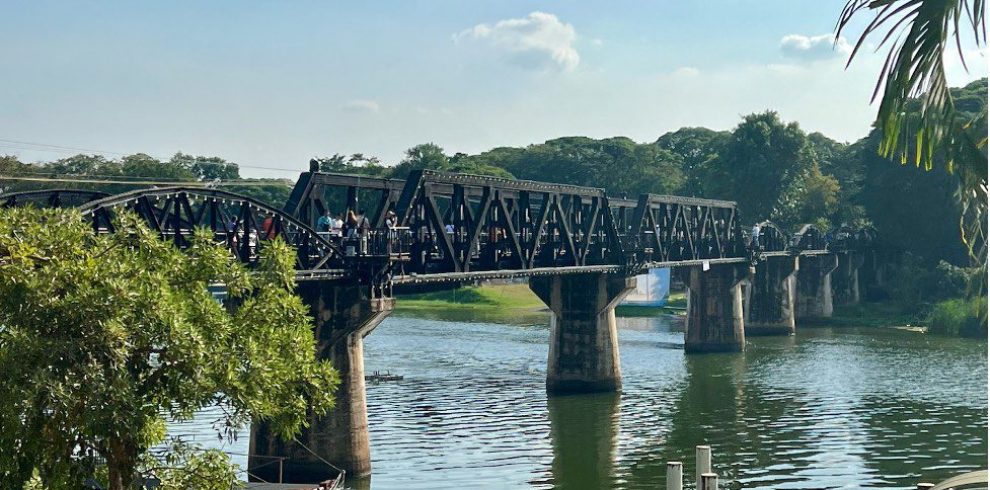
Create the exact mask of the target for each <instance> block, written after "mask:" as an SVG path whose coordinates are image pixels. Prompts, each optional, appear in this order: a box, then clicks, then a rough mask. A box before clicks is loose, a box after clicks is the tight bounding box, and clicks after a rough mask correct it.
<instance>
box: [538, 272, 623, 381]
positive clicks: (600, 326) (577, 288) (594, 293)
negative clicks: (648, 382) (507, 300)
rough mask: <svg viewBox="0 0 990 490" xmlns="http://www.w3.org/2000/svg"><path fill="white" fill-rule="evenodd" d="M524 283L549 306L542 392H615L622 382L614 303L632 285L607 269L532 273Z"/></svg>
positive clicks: (617, 301)
mask: <svg viewBox="0 0 990 490" xmlns="http://www.w3.org/2000/svg"><path fill="white" fill-rule="evenodd" d="M529 288H530V289H532V290H533V292H534V293H536V295H537V296H539V298H540V299H541V300H543V302H544V303H545V304H546V305H547V306H548V307H549V308H550V312H551V315H550V353H549V356H548V359H547V392H548V393H551V394H556V393H582V392H598V391H618V390H619V388H621V386H622V374H621V371H620V369H619V344H618V336H617V334H616V326H615V305H617V304H618V303H619V301H621V300H622V298H624V297H625V296H626V294H628V293H629V291H632V290H633V289H635V288H636V278H635V277H625V276H620V275H613V274H573V275H564V276H538V277H532V278H530V280H529Z"/></svg>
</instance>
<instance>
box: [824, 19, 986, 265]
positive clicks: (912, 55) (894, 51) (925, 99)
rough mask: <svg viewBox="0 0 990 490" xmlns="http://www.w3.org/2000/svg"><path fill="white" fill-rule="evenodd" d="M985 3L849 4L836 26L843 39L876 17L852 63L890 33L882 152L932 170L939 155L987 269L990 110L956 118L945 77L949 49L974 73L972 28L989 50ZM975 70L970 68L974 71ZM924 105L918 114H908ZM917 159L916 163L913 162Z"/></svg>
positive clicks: (879, 89) (880, 119) (881, 81)
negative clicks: (968, 48) (969, 55)
mask: <svg viewBox="0 0 990 490" xmlns="http://www.w3.org/2000/svg"><path fill="white" fill-rule="evenodd" d="M985 8H986V3H985V0H849V1H848V2H847V3H846V5H845V7H844V8H843V10H842V13H841V14H840V16H839V21H838V23H837V24H836V40H838V39H839V36H840V35H841V34H842V32H843V30H844V29H846V28H847V27H849V25H850V21H851V20H852V19H853V18H854V17H858V16H859V14H861V13H871V14H872V15H873V19H872V21H871V22H870V23H869V24H867V26H866V28H864V29H863V32H862V34H861V35H860V36H859V39H858V40H857V42H856V44H855V47H854V48H853V51H852V53H851V54H850V55H849V60H848V62H847V64H846V66H847V67H848V66H849V64H851V63H852V60H853V58H855V56H856V55H857V54H858V53H859V51H860V48H862V47H863V46H864V45H865V43H866V40H867V39H868V38H869V37H870V36H872V35H874V34H878V33H881V32H883V31H884V30H886V32H885V33H884V36H883V38H882V40H881V41H880V43H879V45H878V46H877V50H879V49H882V48H883V47H888V52H887V56H886V59H885V60H884V64H883V68H882V69H881V71H880V76H879V77H878V78H877V84H876V87H875V88H874V91H873V98H872V100H873V101H874V102H876V101H877V99H878V98H879V100H880V107H879V109H878V111H877V120H876V126H877V128H878V129H879V130H880V131H881V134H882V137H881V140H880V146H879V148H878V150H879V153H880V154H881V155H883V156H884V157H887V158H895V157H899V159H900V161H901V163H902V164H906V163H907V162H908V161H913V162H914V164H915V165H916V166H921V165H924V167H925V168H926V169H928V170H931V169H932V167H933V166H934V164H935V161H936V160H937V158H936V157H937V156H941V157H943V158H944V163H945V166H946V170H947V171H949V172H951V173H955V174H956V175H958V177H959V192H958V193H957V196H958V197H959V200H960V203H961V205H962V209H963V212H962V215H961V217H960V232H961V235H962V240H963V242H964V243H965V244H966V246H967V248H968V249H969V251H970V256H971V258H972V259H973V260H974V262H976V263H977V264H978V265H980V266H981V267H982V268H984V270H985V268H986V264H987V248H988V247H987V235H988V233H987V229H986V224H985V222H986V218H987V138H986V137H985V135H986V131H987V123H986V121H987V112H986V109H985V108H984V110H983V112H982V113H981V114H980V115H979V116H977V117H976V118H975V119H974V120H970V121H965V120H962V118H961V117H960V116H959V115H958V113H957V112H956V109H955V106H954V104H953V101H952V94H951V93H950V91H949V84H948V82H947V80H946V77H945V54H946V52H947V51H948V48H949V43H950V42H953V41H954V44H955V48H956V50H957V52H958V54H959V58H960V59H961V60H962V63H963V66H964V67H966V66H967V65H966V60H965V59H964V56H963V51H962V42H961V36H962V34H963V32H964V31H965V32H969V29H972V35H973V39H974V40H975V42H976V44H977V46H983V45H986V39H987V34H986V24H985V17H984V13H985ZM967 70H968V67H967ZM912 99H920V102H921V109H920V111H918V112H917V113H915V112H914V111H909V110H908V104H909V103H910V102H911V101H912ZM912 156H913V158H911V157H912Z"/></svg>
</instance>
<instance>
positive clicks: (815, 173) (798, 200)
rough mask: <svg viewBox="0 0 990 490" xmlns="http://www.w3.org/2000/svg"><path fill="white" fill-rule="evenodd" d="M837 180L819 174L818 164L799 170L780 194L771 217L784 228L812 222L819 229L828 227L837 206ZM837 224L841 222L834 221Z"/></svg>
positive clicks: (792, 227)
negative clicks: (778, 201)
mask: <svg viewBox="0 0 990 490" xmlns="http://www.w3.org/2000/svg"><path fill="white" fill-rule="evenodd" d="M839 193H840V186H839V181H838V180H837V179H836V178H835V177H833V176H831V175H826V174H823V173H822V171H821V169H820V168H819V167H818V164H817V163H815V164H812V166H811V167H810V168H807V169H805V170H804V171H802V172H801V173H800V174H799V175H798V176H797V178H795V179H794V180H793V181H792V182H791V183H790V185H789V186H788V187H787V189H786V190H785V191H784V192H783V193H782V194H781V198H780V203H779V204H778V207H777V208H776V209H775V210H774V215H773V219H774V221H776V222H777V224H780V225H783V226H784V227H785V228H786V229H791V230H793V229H796V228H797V226H799V225H802V224H805V223H812V224H814V225H816V226H818V227H819V229H821V230H823V231H828V230H829V229H831V228H832V225H833V222H832V219H831V218H833V216H834V215H835V213H836V211H837V210H838V204H839ZM837 224H841V223H837Z"/></svg>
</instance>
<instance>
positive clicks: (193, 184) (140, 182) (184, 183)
mask: <svg viewBox="0 0 990 490" xmlns="http://www.w3.org/2000/svg"><path fill="white" fill-rule="evenodd" d="M0 180H22V181H27V182H75V183H79V184H124V185H170V186H183V187H216V186H272V185H280V182H278V181H275V182H258V181H254V180H249V181H243V182H239V181H230V180H228V181H219V182H215V181H210V182H207V181H199V180H94V179H60V178H44V177H5V176H3V175H0ZM282 184H283V185H289V184H288V183H282Z"/></svg>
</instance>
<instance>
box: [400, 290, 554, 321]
mask: <svg viewBox="0 0 990 490" xmlns="http://www.w3.org/2000/svg"><path fill="white" fill-rule="evenodd" d="M395 311H396V313H398V314H402V313H407V314H414V315H416V316H418V317H427V318H435V319H438V320H447V321H471V322H477V321H481V322H492V323H508V324H538V323H543V322H545V321H546V317H547V313H546V306H544V305H543V302H542V301H540V299H539V298H537V297H536V295H535V294H533V292H532V291H530V290H529V286H528V285H527V284H526V283H511V284H489V285H485V286H466V287H462V288H458V289H453V290H449V291H436V292H431V293H421V294H408V295H402V296H399V297H398V298H397V301H396V302H395Z"/></svg>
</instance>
